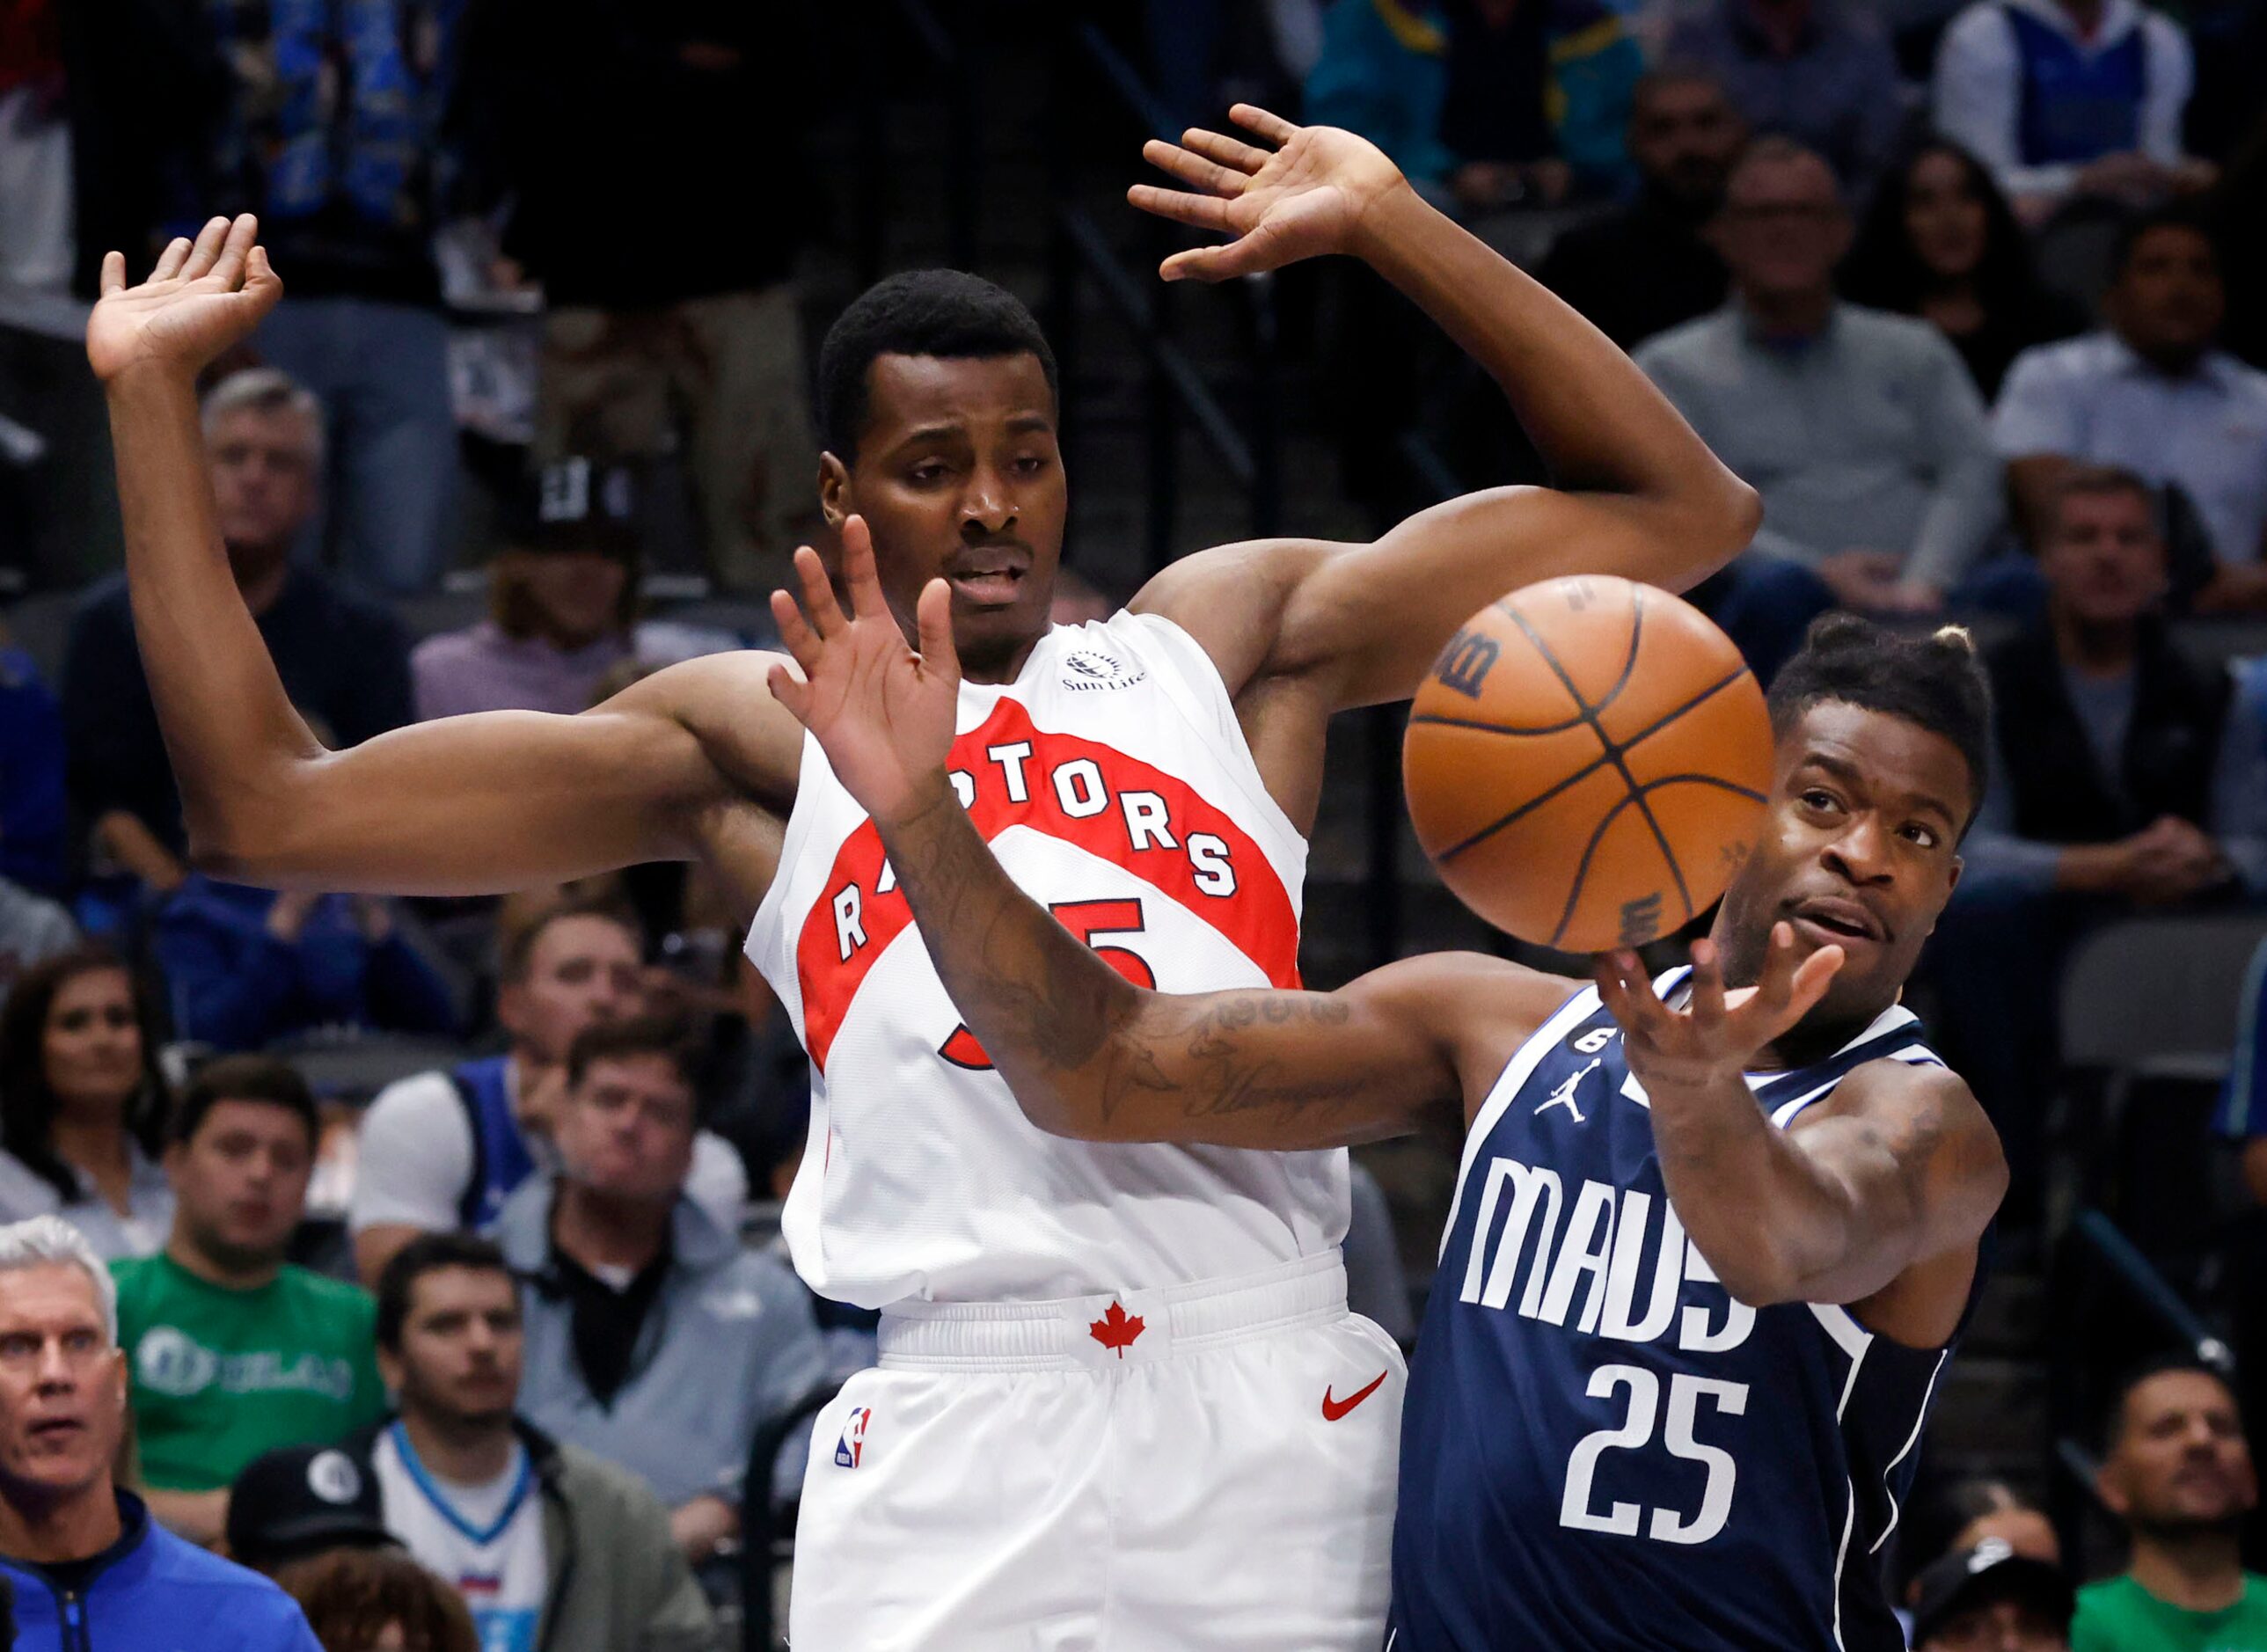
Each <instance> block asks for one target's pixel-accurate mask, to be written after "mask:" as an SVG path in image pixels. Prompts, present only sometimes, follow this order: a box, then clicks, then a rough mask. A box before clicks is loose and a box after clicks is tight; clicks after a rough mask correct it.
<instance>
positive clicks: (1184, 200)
mask: <svg viewBox="0 0 2267 1652" xmlns="http://www.w3.org/2000/svg"><path fill="white" fill-rule="evenodd" d="M1126 200H1128V201H1130V202H1133V204H1134V205H1135V206H1137V207H1139V208H1141V210H1142V211H1144V212H1147V213H1148V214H1150V215H1151V216H1152V217H1160V218H1170V219H1171V220H1172V221H1173V222H1174V223H1176V224H1190V225H1192V226H1193V227H1195V228H1197V229H1200V230H1216V231H1220V232H1221V233H1222V234H1223V235H1233V234H1235V233H1236V225H1235V224H1233V223H1232V222H1230V221H1229V206H1228V201H1227V198H1226V197H1225V196H1222V195H1196V194H1193V193H1192V192H1191V191H1189V190H1186V189H1164V188H1160V187H1158V186H1157V185H1156V184H1135V185H1134V186H1133V187H1132V188H1130V189H1128V190H1127V191H1126Z"/></svg>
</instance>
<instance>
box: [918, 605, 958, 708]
mask: <svg viewBox="0 0 2267 1652" xmlns="http://www.w3.org/2000/svg"><path fill="white" fill-rule="evenodd" d="M913 619H914V625H913V630H914V633H915V634H916V635H918V636H919V637H920V639H921V664H922V666H923V668H924V669H925V670H927V671H928V672H929V673H930V674H931V675H933V676H938V677H943V678H944V679H947V680H948V681H950V683H951V684H952V685H953V686H954V687H955V688H956V689H957V687H958V686H959V684H960V650H958V649H957V648H955V647H954V646H953V643H952V587H951V586H950V585H948V584H945V583H944V581H943V580H942V579H932V580H930V581H929V582H928V584H926V585H923V586H922V587H921V600H920V601H919V602H918V603H917V604H916V605H915V606H914V609H913Z"/></svg>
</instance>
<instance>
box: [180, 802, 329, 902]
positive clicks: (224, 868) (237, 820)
mask: <svg viewBox="0 0 2267 1652" xmlns="http://www.w3.org/2000/svg"><path fill="white" fill-rule="evenodd" d="M303 819H304V816H302V815H300V814H299V813H298V812H297V811H296V810H295V809H293V808H291V807H288V806H284V805H282V804H279V803H278V802H277V801H276V800H275V798H274V797H272V796H270V795H267V794H265V793H262V792H259V791H255V790H253V789H249V788H247V789H242V790H238V791H233V792H221V791H217V790H214V791H202V792H199V791H193V790H190V789H186V788H185V789H184V792H183V796H182V798H181V827H182V834H183V837H184V839H185V841H186V845H187V850H186V858H187V861H188V863H189V864H190V865H191V866H192V867H194V869H195V870H198V871H200V872H202V873H204V874H205V876H207V877H217V878H220V879H222V880H224V881H225V882H229V883H250V884H259V883H262V882H264V881H266V880H267V879H268V878H271V877H276V876H278V875H280V874H281V873H282V870H284V868H285V867H286V865H287V864H288V863H289V862H290V857H291V848H292V846H291V844H290V841H289V839H288V836H287V833H289V832H290V829H291V827H292V826H293V824H294V823H295V822H296V821H300V820H303Z"/></svg>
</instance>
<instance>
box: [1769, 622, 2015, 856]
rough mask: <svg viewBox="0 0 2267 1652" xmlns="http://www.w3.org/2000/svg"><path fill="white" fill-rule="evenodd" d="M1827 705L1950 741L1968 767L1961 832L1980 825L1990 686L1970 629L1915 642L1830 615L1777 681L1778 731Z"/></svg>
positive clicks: (1774, 711)
mask: <svg viewBox="0 0 2267 1652" xmlns="http://www.w3.org/2000/svg"><path fill="white" fill-rule="evenodd" d="M1829 700H1835V701H1841V702H1842V703H1843V704H1845V705H1851V706H1856V707H1858V708H1859V709H1861V710H1865V711H1879V712H1881V713H1882V714H1884V715H1885V716H1892V717H1902V718H1904V720H1905V721H1906V722H1907V723H1913V724H1916V725H1917V726H1919V727H1920V728H1924V729H1926V730H1927V731H1929V732H1930V733H1931V734H1936V735H1941V736H1942V737H1943V738H1946V739H1948V740H1949V741H1951V742H1952V744H1953V745H1955V746H1956V747H1958V748H1959V751H1960V755H1961V756H1962V757H1963V759H1965V760H1967V764H1968V781H1969V810H1968V819H1967V820H1966V821H1965V822H1963V825H1962V830H1963V832H1964V831H1965V830H1966V829H1967V827H1968V826H1970V825H1973V824H1974V823H1975V819H1976V811H1977V810H1978V809H1980V808H1982V807H1983V806H1984V788H1985V784H1986V783H1987V780H1988V777H1989V775H1990V774H1991V771H1992V760H1991V757H1990V755H1989V753H1990V750H1991V738H1992V737H1991V731H1992V682H1991V679H1990V678H1989V677H1988V676H1986V675H1985V671H1984V662H1983V661H1982V660H1981V659H1979V658H1978V657H1977V653H1976V642H1975V639H1973V638H1972V637H1970V635H1968V633H1967V632H1966V631H1964V630H1963V629H1962V628H1960V627H1958V626H1956V625H1948V626H1945V627H1943V628H1941V629H1939V630H1937V631H1935V632H1933V633H1931V634H1930V635H1927V636H1909V635H1904V634H1903V633H1900V632H1897V631H1892V630H1890V629H1889V628H1887V627H1885V626H1879V625H1875V624H1874V622H1873V621H1872V620H1865V619H1860V617H1859V616H1858V615H1856V614H1854V613H1830V614H1827V615H1824V616H1823V618H1821V619H1818V620H1814V621H1813V622H1812V623H1811V627H1810V630H1809V633H1808V635H1806V636H1805V637H1804V638H1803V640H1802V651H1801V653H1799V654H1797V655H1796V656H1795V657H1794V658H1793V659H1791V660H1789V661H1787V663H1786V664H1785V665H1783V666H1781V667H1780V668H1779V676H1778V678H1777V679H1775V680H1773V682H1772V686H1771V696H1770V703H1771V720H1772V732H1773V733H1774V734H1778V735H1782V736H1783V735H1785V734H1786V731H1787V730H1788V729H1790V728H1792V727H1793V726H1794V723H1795V722H1796V721H1797V720H1798V719H1800V718H1801V716H1802V715H1803V714H1804V713H1805V712H1807V711H1808V710H1809V709H1811V707H1813V706H1815V705H1818V704H1820V703H1822V702H1823V701H1829Z"/></svg>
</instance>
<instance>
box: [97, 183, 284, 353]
mask: <svg viewBox="0 0 2267 1652" xmlns="http://www.w3.org/2000/svg"><path fill="white" fill-rule="evenodd" d="M259 235H260V220H259V219H257V218H255V217H252V216H251V215H250V214H249V213H246V215H245V216H244V217H239V218H237V219H236V220H234V221H233V222H231V220H229V219H227V218H215V219H213V220H212V221H211V222H210V223H209V224H206V225H205V227H204V228H203V229H202V231H199V233H198V235H197V239H195V240H194V242H192V241H190V240H188V239H186V238H185V239H178V240H176V241H174V242H173V244H172V246H168V247H167V248H166V249H165V251H164V252H163V253H160V254H158V265H157V268H155V269H152V270H151V271H150V279H149V280H147V281H145V282H143V283H142V284H141V285H140V286H138V287H129V286H128V285H127V284H126V258H125V255H124V254H123V253H109V254H107V255H106V256H105V257H104V259H103V261H102V297H101V298H100V299H99V301H98V302H97V303H96V305H95V306H94V312H93V313H92V315H90V316H89V317H88V318H87V323H86V359H87V363H88V364H89V365H90V366H92V368H93V369H94V375H95V377H96V378H99V379H101V380H102V381H103V382H104V383H106V384H107V383H108V382H110V381H111V380H112V379H114V378H117V377H118V376H119V375H120V374H121V373H123V372H125V371H127V370H128V369H129V368H132V367H136V366H143V365H149V366H162V367H165V368H167V369H169V370H171V371H175V372H178V373H181V374H184V375H186V376H187V377H189V378H194V377H195V376H196V374H197V373H198V372H200V371H202V369H203V368H204V367H205V365H206V363H209V362H210V361H212V360H213V358H214V357H215V356H218V355H220V354H221V352H222V351H224V350H225V349H228V348H229V347H230V346H231V345H233V344H237V343H239V342H241V341H243V340H244V339H245V338H246V337H247V336H248V335H249V334H251V332H252V330H253V328H254V327H258V326H259V325H260V320H261V319H262V318H263V317H264V316H266V315H267V313H268V312H269V311H270V310H272V309H274V308H275V301H276V300H277V299H278V298H280V297H282V296H283V283H282V282H281V281H279V280H277V279H276V277H275V271H274V270H273V269H271V268H268V250H267V248H265V247H263V246H260V245H259Z"/></svg>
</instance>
